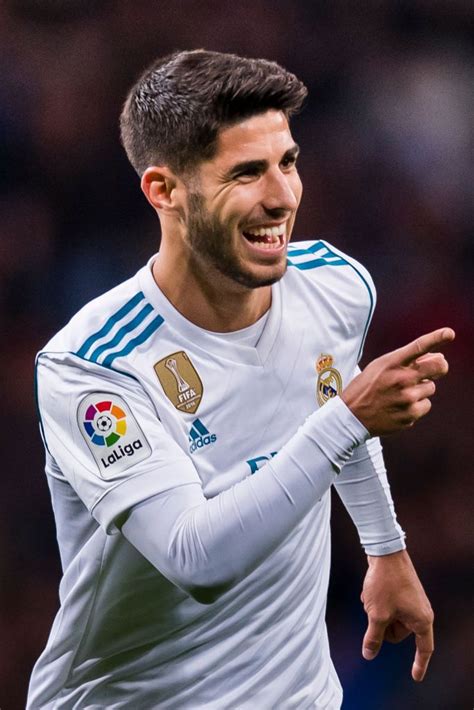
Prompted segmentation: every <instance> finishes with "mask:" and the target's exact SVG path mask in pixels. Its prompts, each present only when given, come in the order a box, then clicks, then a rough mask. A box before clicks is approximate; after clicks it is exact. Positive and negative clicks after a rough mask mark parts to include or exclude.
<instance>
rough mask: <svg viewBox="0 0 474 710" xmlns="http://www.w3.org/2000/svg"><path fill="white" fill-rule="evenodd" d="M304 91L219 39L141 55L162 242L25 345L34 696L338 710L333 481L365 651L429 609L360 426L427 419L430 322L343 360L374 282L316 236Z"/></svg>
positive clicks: (142, 136)
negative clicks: (302, 119) (52, 614)
mask: <svg viewBox="0 0 474 710" xmlns="http://www.w3.org/2000/svg"><path fill="white" fill-rule="evenodd" d="M305 95H306V90H305V87H304V86H303V84H302V83H301V82H300V81H298V80H297V79H296V77H294V76H293V75H291V74H289V73H288V72H286V71H285V70H283V69H282V68H281V67H279V66H278V65H276V64H274V63H271V62H268V61H263V60H253V59H242V58H239V57H236V56H232V55H225V54H218V53H213V52H205V51H195V52H182V53H178V54H175V55H173V56H171V57H167V58H165V59H162V60H159V61H158V62H156V63H155V64H154V65H153V66H152V67H151V68H150V69H149V70H148V71H147V72H146V73H145V74H144V75H143V76H142V77H141V79H140V80H139V81H138V83H137V84H136V86H135V87H134V88H133V89H132V91H131V92H130V94H129V97H128V99H127V102H126V104H125V108H124V110H123V114H122V124H121V125H122V138H123V142H124V145H125V149H126V151H127V154H128V156H129V158H130V160H131V162H132V164H133V165H134V167H135V168H136V170H137V172H138V174H139V175H140V177H141V185H142V190H143V192H144V193H145V195H146V197H147V199H148V201H149V202H150V204H151V205H152V207H153V208H154V209H155V210H156V212H157V214H158V216H159V218H160V222H161V231H162V239H161V247H160V252H159V254H158V255H157V256H155V257H153V258H152V259H151V260H150V262H149V263H148V264H147V265H146V266H145V267H143V268H142V269H141V270H140V271H139V272H138V274H137V275H136V276H134V277H133V278H131V279H130V280H128V281H126V282H125V283H123V284H121V285H119V286H117V287H116V288H115V289H113V290H112V291H110V292H109V293H106V294H105V295H103V296H101V297H99V298H98V299H96V300H94V301H92V302H91V303H90V304H88V305H87V306H86V307H85V308H84V309H82V310H81V311H80V312H79V313H78V314H77V315H76V316H75V317H74V318H73V319H72V321H71V322H70V323H69V324H68V325H67V326H66V327H65V328H64V329H63V330H62V331H61V332H60V333H59V334H58V335H56V336H55V337H54V338H53V339H52V340H51V342H50V343H49V344H48V345H47V346H46V347H45V349H44V351H42V352H41V353H40V354H39V356H38V403H39V411H40V415H41V428H42V433H43V437H44V442H45V447H46V452H47V453H46V457H47V464H46V472H47V476H48V482H49V485H50V489H51V495H52V500H53V507H54V511H55V515H56V523H57V531H58V540H59V547H60V553H61V560H62V565H63V569H64V577H63V580H62V582H61V587H60V597H61V608H60V610H59V612H58V615H57V617H56V619H55V622H54V625H53V629H52V632H51V636H50V639H49V641H48V644H47V647H46V650H45V651H44V653H43V654H42V656H41V657H40V659H39V660H38V662H37V664H36V666H35V669H34V671H33V676H32V679H31V684H30V694H29V701H28V707H30V708H53V707H54V708H55V709H58V708H68V710H69V709H71V708H92V707H100V708H105V707H114V708H144V709H145V708H146V709H148V708H176V709H178V708H179V709H180V710H182V709H183V708H215V709H221V708H222V709H223V708H232V709H234V708H259V710H265V709H266V708H268V709H270V708H275V707H279V708H303V707H304V708H307V707H315V708H330V709H334V708H339V707H340V705H341V699H342V692H341V688H340V684H339V682H338V679H337V676H336V673H335V670H334V668H333V665H332V662H331V659H330V655H329V647H328V640H327V634H326V627H325V620H324V617H325V605H326V595H327V585H328V577H329V555H330V549H329V544H330V543H329V509H330V488H331V486H332V484H334V485H335V486H336V488H337V490H338V492H339V494H340V495H341V497H342V499H343V501H344V503H345V505H346V507H347V509H348V510H349V512H350V514H351V515H352V517H353V519H354V522H355V524H356V525H357V528H358V531H359V534H360V537H361V541H362V544H363V545H364V547H365V550H366V552H367V554H368V560H369V570H368V573H367V576H366V579H365V582H364V589H363V601H364V605H365V609H366V611H367V614H368V630H367V633H366V635H365V638H364V641H363V654H364V657H365V658H368V659H370V658H373V657H374V656H375V655H376V653H377V652H378V650H379V648H380V645H381V644H382V641H383V640H384V639H387V640H390V641H399V640H401V639H402V638H405V637H406V636H407V635H408V634H410V633H412V632H413V633H414V634H415V636H416V644H417V650H416V656H415V661H414V665H413V670H412V674H413V677H414V679H415V680H422V678H423V676H424V674H425V671H426V667H427V665H428V661H429V658H430V655H431V653H432V650H433V636H432V611H431V608H430V605H429V602H428V600H427V598H426V596H425V593H424V591H423V589H422V587H421V584H420V582H419V580H418V578H417V576H416V573H415V571H414V569H413V566H412V565H411V562H410V559H409V557H408V554H407V553H406V551H405V544H404V535H403V532H402V530H401V528H400V527H399V525H398V524H397V522H396V519H395V513H394V509H393V504H392V500H391V497H390V491H389V486H388V482H387V478H386V475H385V469H384V465H383V458H382V453H381V448H380V444H379V441H378V439H377V438H376V437H377V435H379V434H389V433H391V432H393V431H397V430H399V429H402V428H404V427H409V426H411V425H412V424H413V423H414V422H415V421H416V420H417V419H419V418H420V417H422V416H423V415H424V414H426V413H427V412H428V410H429V408H430V400H429V397H431V396H432V395H433V393H434V391H435V385H434V383H433V380H434V379H436V378H438V377H440V376H442V375H444V374H446V372H447V363H446V361H445V359H444V357H443V356H442V355H441V354H440V353H431V352H430V351H432V350H433V349H434V350H436V349H437V348H438V347H439V346H440V345H442V344H443V342H445V341H449V340H451V339H452V338H453V337H454V333H453V332H452V331H451V330H450V329H449V328H444V329H441V330H438V331H435V332H434V333H430V334H428V335H424V336H422V337H420V338H419V339H418V340H417V341H415V342H414V343H411V344H409V345H406V346H405V347H403V348H401V349H400V350H398V351H395V352H393V353H389V354H388V355H384V356H383V357H381V358H378V359H377V360H375V361H373V362H372V363H370V365H368V367H367V368H366V369H365V370H364V371H363V372H362V373H360V370H359V369H358V366H357V363H358V360H359V358H360V354H361V351H362V347H363V343H364V339H365V336H366V332H367V328H368V325H369V322H370V319H371V316H372V312H373V308H374V302H375V293H374V288H373V284H372V281H371V278H370V276H369V275H368V273H367V272H366V270H365V269H364V268H363V267H362V266H360V264H358V263H357V262H355V261H354V260H353V259H351V258H350V257H348V256H345V255H344V254H342V253H341V252H339V251H338V250H337V249H336V248H333V247H332V246H330V245H328V244H326V243H325V242H322V241H316V242H304V243H301V242H300V243H297V244H294V245H289V240H290V236H291V232H292V229H293V223H294V219H295V215H296V211H297V209H298V205H299V202H300V199H301V192H302V187H301V182H300V179H299V177H298V172H297V169H296V158H297V154H298V147H297V146H296V145H295V143H294V141H293V139H292V136H291V133H290V129H289V124H288V119H289V117H290V116H291V115H292V114H293V113H294V112H296V111H297V110H299V109H300V107H301V104H302V102H303V99H304V97H305Z"/></svg>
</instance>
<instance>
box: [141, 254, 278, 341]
mask: <svg viewBox="0 0 474 710" xmlns="http://www.w3.org/2000/svg"><path fill="white" fill-rule="evenodd" d="M167 257H168V255H167V254H162V253H161V251H160V256H159V257H158V258H157V259H156V260H155V262H154V264H153V278H154V279H155V282H156V283H157V284H158V286H159V288H160V289H161V291H162V292H163V293H164V295H165V296H166V298H167V299H168V300H169V301H170V303H172V304H173V306H174V307H175V308H176V310H178V311H179V312H180V313H181V315H183V316H184V317H185V318H186V319H187V320H189V321H191V322H192V323H194V324H195V325H197V326H199V327H200V328H204V329H205V330H210V331H214V332H217V333H230V332H233V331H236V330H241V329H242V328H247V327H248V326H250V325H252V324H253V323H256V321H257V320H258V319H259V318H261V317H262V316H263V315H264V313H266V311H267V310H268V309H269V308H270V305H271V298H272V295H271V294H272V292H271V286H263V287H261V288H255V289H247V288H244V287H243V286H240V285H239V284H232V283H229V279H227V278H226V277H224V276H221V275H220V274H218V273H217V274H214V275H213V278H212V279H210V278H209V277H207V278H206V277H204V275H202V276H201V275H200V274H199V273H196V272H195V270H191V268H189V265H188V264H187V265H185V267H184V268H183V263H182V262H181V263H180V264H179V268H178V264H176V265H174V264H172V263H171V262H170V260H169V259H168V258H167ZM186 267H188V268H186Z"/></svg>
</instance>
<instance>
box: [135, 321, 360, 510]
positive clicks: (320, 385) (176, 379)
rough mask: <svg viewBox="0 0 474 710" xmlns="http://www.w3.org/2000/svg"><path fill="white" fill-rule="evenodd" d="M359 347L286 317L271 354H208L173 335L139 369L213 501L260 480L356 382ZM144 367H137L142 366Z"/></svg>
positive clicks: (230, 350)
mask: <svg viewBox="0 0 474 710" xmlns="http://www.w3.org/2000/svg"><path fill="white" fill-rule="evenodd" d="M356 346H357V343H356V342H355V341H354V342H352V341H350V340H347V338H343V337H341V334H340V333H338V331H337V329H335V328H333V327H331V326H330V324H328V322H327V319H325V318H319V319H316V318H315V319H314V321H313V322H309V321H308V319H307V318H305V317H302V316H301V315H298V314H293V316H292V317H283V318H282V320H281V323H280V324H279V327H278V329H277V332H276V334H275V337H274V340H273V342H272V347H271V348H270V349H269V351H268V352H266V353H262V352H260V351H259V347H258V344H257V347H256V348H250V347H248V346H240V345H239V344H238V343H237V344H235V343H230V344H228V347H227V348H226V347H222V345H219V346H218V347H216V348H212V347H210V343H209V341H207V342H206V343H205V344H204V346H203V344H202V343H200V342H199V341H197V342H196V341H195V342H191V341H190V340H189V339H185V338H183V337H180V335H179V333H177V332H176V331H173V330H172V329H169V331H165V332H163V333H162V337H161V338H160V341H159V343H158V344H157V346H155V348H154V350H153V352H152V353H147V357H146V359H144V360H143V361H142V362H140V363H139V366H140V370H141V374H142V376H143V379H142V382H143V384H144V386H145V388H146V389H147V392H148V394H149V396H150V398H151V399H152V401H153V403H154V405H155V408H156V411H157V414H158V416H159V418H160V420H161V422H162V424H163V426H164V427H165V429H166V430H167V432H168V433H169V434H170V435H171V436H172V437H173V439H174V440H175V441H176V442H177V443H178V445H179V446H180V447H181V448H182V449H183V451H185V452H186V454H187V455H189V456H190V457H191V458H192V460H193V463H194V465H195V467H196V470H197V471H198V473H199V476H200V478H201V480H202V483H203V487H204V491H205V493H206V495H208V496H209V497H211V496H213V495H216V494H217V493H218V492H219V491H220V490H223V489H225V488H228V487H229V486H230V485H232V484H234V483H236V482H238V481H240V480H242V479H243V478H245V477H246V476H248V475H250V474H253V473H255V472H256V471H257V470H258V469H259V468H260V467H261V466H262V465H264V464H265V462H266V461H267V460H268V459H270V458H271V457H272V455H274V454H275V453H276V452H277V451H278V450H279V449H280V448H281V447H282V446H283V445H284V444H285V443H286V442H287V441H288V440H289V439H290V438H291V436H292V435H293V434H294V433H295V432H296V430H297V429H298V427H299V426H300V425H301V424H302V423H303V422H304V420H305V418H306V417H307V416H308V415H309V414H311V413H312V412H313V411H314V410H315V409H316V408H318V407H320V406H322V405H323V404H324V402H325V401H327V399H329V398H330V397H333V396H335V395H337V394H340V392H341V391H342V389H343V387H344V386H345V385H346V384H347V383H348V381H349V380H350V378H351V377H352V375H353V372H354V367H355V365H356V352H357V347H356ZM137 365H138V363H137Z"/></svg>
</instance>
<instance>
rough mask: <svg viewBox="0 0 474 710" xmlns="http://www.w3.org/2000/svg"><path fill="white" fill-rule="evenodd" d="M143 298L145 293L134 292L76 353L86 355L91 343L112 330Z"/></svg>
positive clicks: (81, 355)
mask: <svg viewBox="0 0 474 710" xmlns="http://www.w3.org/2000/svg"><path fill="white" fill-rule="evenodd" d="M144 298H145V295H144V294H143V293H142V292H141V291H139V292H138V293H136V294H135V296H133V298H131V299H130V300H129V301H127V303H125V305H124V306H122V308H119V310H118V311H117V312H116V313H114V314H113V315H112V316H110V318H109V319H108V320H107V321H106V322H105V324H104V325H103V326H102V328H101V329H100V330H98V331H97V332H96V333H93V334H92V335H91V336H90V337H89V338H87V340H86V341H85V342H84V343H83V344H82V345H81V347H80V348H79V350H78V351H77V353H76V355H78V356H79V357H82V358H84V357H86V355H87V353H88V351H89V350H90V348H91V347H92V345H93V344H94V343H95V342H96V341H97V340H100V338H103V337H104V335H107V333H109V332H110V331H111V330H112V328H113V327H114V325H115V324H116V323H118V321H119V320H122V318H124V317H125V316H126V315H127V313H130V311H131V310H133V309H134V308H135V306H136V305H137V303H140V301H142V300H143V299H144Z"/></svg>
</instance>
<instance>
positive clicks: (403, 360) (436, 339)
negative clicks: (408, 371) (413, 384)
mask: <svg viewBox="0 0 474 710" xmlns="http://www.w3.org/2000/svg"><path fill="white" fill-rule="evenodd" d="M455 337H456V334H455V332H454V330H453V329H452V328H439V329H438V330H433V332H432V333H426V334H425V335H420V337H419V338H416V340H413V341H412V342H411V343H408V345H404V346H403V347H402V348H398V350H394V351H393V352H392V355H393V357H394V359H395V361H396V362H397V363H398V364H400V365H409V364H410V363H411V362H413V360H416V359H417V358H419V357H420V356H421V355H425V354H426V353H429V352H430V351H431V350H435V349H438V348H439V347H440V346H441V345H444V344H445V343H449V342H450V341H451V340H454V338H455Z"/></svg>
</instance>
